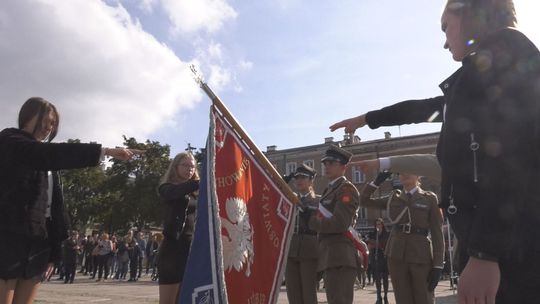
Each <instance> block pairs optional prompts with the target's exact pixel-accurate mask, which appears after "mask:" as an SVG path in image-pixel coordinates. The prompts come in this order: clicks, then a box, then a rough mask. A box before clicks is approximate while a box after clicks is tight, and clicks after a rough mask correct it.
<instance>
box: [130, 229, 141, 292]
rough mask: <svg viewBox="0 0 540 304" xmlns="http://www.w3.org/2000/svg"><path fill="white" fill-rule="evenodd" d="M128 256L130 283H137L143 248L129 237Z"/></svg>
mask: <svg viewBox="0 0 540 304" xmlns="http://www.w3.org/2000/svg"><path fill="white" fill-rule="evenodd" d="M127 248H128V256H129V280H128V281H129V282H136V281H137V266H138V265H139V257H140V256H141V248H140V247H139V244H138V243H137V240H135V238H133V237H128V247H127Z"/></svg>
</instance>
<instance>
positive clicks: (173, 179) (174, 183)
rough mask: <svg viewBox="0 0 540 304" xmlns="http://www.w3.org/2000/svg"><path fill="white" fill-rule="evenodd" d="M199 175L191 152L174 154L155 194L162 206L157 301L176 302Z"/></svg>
mask: <svg viewBox="0 0 540 304" xmlns="http://www.w3.org/2000/svg"><path fill="white" fill-rule="evenodd" d="M198 189H199V176H198V174H197V166H196V163H195V158H194V157H193V155H192V154H190V153H187V152H182V153H179V154H177V155H176V156H175V157H174V159H173V161H172V162H171V163H170V165H169V167H168V169H167V172H166V173H165V175H164V176H163V178H162V179H161V183H160V185H159V187H158V193H159V196H160V198H161V201H162V203H163V205H164V214H165V222H164V224H163V235H164V237H165V238H164V239H163V242H162V243H161V246H160V248H159V256H158V273H159V303H160V304H166V303H176V302H177V298H178V294H179V292H180V285H181V284H182V280H183V278H184V270H185V267H186V262H187V258H188V254H189V249H190V248H191V240H192V238H193V231H194V227H195V218H194V215H195V212H196V203H193V204H191V203H190V202H194V201H195V197H196V191H197V190H198Z"/></svg>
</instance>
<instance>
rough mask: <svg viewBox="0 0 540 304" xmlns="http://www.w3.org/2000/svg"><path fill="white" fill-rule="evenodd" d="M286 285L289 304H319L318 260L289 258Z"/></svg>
mask: <svg viewBox="0 0 540 304" xmlns="http://www.w3.org/2000/svg"><path fill="white" fill-rule="evenodd" d="M285 285H286V286H287V299H288V300H289V304H317V259H316V258H288V259H287V268H286V269H285Z"/></svg>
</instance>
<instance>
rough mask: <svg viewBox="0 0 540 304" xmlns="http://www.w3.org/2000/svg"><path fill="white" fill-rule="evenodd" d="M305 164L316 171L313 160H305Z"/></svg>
mask: <svg viewBox="0 0 540 304" xmlns="http://www.w3.org/2000/svg"><path fill="white" fill-rule="evenodd" d="M303 163H304V165H306V166H308V167H310V168H313V169H315V162H314V161H313V159H308V160H305V161H304V162H303Z"/></svg>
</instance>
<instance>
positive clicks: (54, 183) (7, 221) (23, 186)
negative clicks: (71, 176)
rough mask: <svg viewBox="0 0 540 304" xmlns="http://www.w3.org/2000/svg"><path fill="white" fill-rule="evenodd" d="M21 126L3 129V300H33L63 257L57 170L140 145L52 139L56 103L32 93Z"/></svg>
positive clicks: (126, 154)
mask: <svg viewBox="0 0 540 304" xmlns="http://www.w3.org/2000/svg"><path fill="white" fill-rule="evenodd" d="M18 120H19V121H18V122H19V127H18V128H7V129H4V130H2V131H1V132H0V198H1V199H0V210H2V212H0V235H1V240H2V243H3V244H10V246H0V301H2V302H7V303H12V302H15V303H29V302H32V301H33V300H34V298H35V296H36V293H37V290H38V288H39V285H40V283H41V277H42V276H43V274H45V277H49V276H50V273H51V271H52V265H53V263H54V262H56V261H59V260H61V258H62V251H61V250H62V249H61V244H62V242H63V241H64V240H65V239H67V238H68V237H69V235H68V234H67V231H68V228H67V224H68V221H67V213H66V212H65V208H64V201H63V194H62V187H61V182H60V176H59V174H58V171H59V170H65V169H76V168H84V167H90V166H97V165H99V163H100V159H101V158H102V157H104V156H112V157H115V158H118V159H123V160H128V159H130V158H131V157H132V156H133V155H135V154H136V153H141V151H136V150H129V149H122V148H115V149H108V148H103V147H102V146H101V145H99V144H82V143H51V141H52V140H53V139H54V138H55V136H56V134H57V131H58V126H59V122H60V116H59V114H58V112H57V110H56V107H55V106H54V105H53V104H52V103H50V102H48V101H46V100H45V99H43V98H40V97H33V98H30V99H28V100H27V101H26V102H25V103H24V104H23V106H22V107H21V110H20V112H19V119H18Z"/></svg>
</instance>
